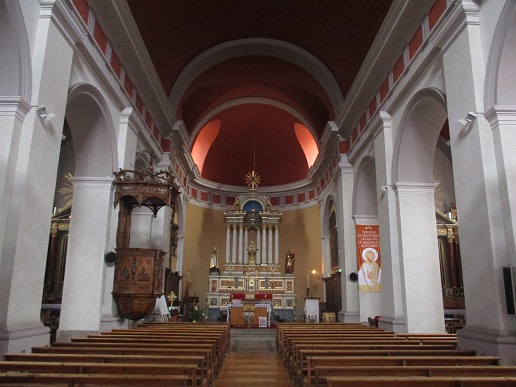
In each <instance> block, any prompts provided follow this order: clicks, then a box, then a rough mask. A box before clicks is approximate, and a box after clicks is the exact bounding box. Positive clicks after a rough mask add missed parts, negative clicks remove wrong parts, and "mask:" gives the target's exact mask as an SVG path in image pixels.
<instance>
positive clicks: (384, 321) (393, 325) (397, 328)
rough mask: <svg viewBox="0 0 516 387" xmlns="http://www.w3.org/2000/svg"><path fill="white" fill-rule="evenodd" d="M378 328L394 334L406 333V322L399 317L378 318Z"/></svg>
mask: <svg viewBox="0 0 516 387" xmlns="http://www.w3.org/2000/svg"><path fill="white" fill-rule="evenodd" d="M378 328H381V329H385V330H388V331H393V332H396V333H407V321H406V320H405V319H404V318H399V317H398V318H396V317H380V318H379V319H378Z"/></svg>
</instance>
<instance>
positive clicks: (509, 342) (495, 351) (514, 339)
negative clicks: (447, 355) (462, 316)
mask: <svg viewBox="0 0 516 387" xmlns="http://www.w3.org/2000/svg"><path fill="white" fill-rule="evenodd" d="M457 342H458V347H459V348H464V349H466V348H467V349H476V350H477V351H478V354H479V355H487V356H499V357H500V358H501V359H502V360H501V364H503V365H516V331H511V332H507V331H497V330H491V329H485V328H481V327H474V326H471V327H470V326H465V327H464V328H462V329H460V330H458V331H457Z"/></svg>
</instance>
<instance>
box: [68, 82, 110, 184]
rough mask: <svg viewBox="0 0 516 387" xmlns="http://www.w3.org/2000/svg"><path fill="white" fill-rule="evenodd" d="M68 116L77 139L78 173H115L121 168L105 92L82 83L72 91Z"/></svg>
mask: <svg viewBox="0 0 516 387" xmlns="http://www.w3.org/2000/svg"><path fill="white" fill-rule="evenodd" d="M66 120H67V122H68V123H69V126H70V131H71V133H72V137H73V140H74V147H75V156H76V170H75V175H76V176H83V177H99V176H102V177H106V176H109V177H111V176H112V175H113V171H116V170H117V150H116V137H115V130H114V127H113V120H112V119H111V114H110V112H109V109H108V108H107V104H106V102H105V100H104V98H103V96H102V95H101V93H100V92H99V91H98V90H97V89H95V88H94V87H93V86H91V85H86V84H80V85H78V86H76V87H75V88H73V89H72V90H71V92H70V94H69V100H68V106H67V108H66Z"/></svg>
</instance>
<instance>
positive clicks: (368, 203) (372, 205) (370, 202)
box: [352, 156, 378, 216]
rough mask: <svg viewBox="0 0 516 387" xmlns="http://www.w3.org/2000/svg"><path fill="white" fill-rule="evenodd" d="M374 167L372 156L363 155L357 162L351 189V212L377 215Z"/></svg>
mask: <svg viewBox="0 0 516 387" xmlns="http://www.w3.org/2000/svg"><path fill="white" fill-rule="evenodd" d="M376 190H377V184H376V168H375V160H374V158H373V157H372V156H365V157H364V158H362V159H361V160H360V163H359V164H358V168H357V172H356V178H355V187H354V189H353V204H352V206H353V214H354V215H368V216H378V203H377V201H376Z"/></svg>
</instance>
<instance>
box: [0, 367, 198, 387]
mask: <svg viewBox="0 0 516 387" xmlns="http://www.w3.org/2000/svg"><path fill="white" fill-rule="evenodd" d="M13 372H30V373H54V374H115V375H124V374H140V375H153V376H154V379H156V380H157V379H160V378H161V376H164V375H185V376H187V378H188V379H187V380H188V381H189V384H191V385H192V386H197V385H199V386H205V385H206V383H202V382H201V379H199V377H200V375H198V366H197V364H195V363H177V364H175V363H169V364H141V363H140V364H124V363H74V362H56V361H46V362H40V361H38V362H31V361H2V362H0V375H1V374H3V373H13ZM198 382H199V383H198Z"/></svg>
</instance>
